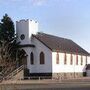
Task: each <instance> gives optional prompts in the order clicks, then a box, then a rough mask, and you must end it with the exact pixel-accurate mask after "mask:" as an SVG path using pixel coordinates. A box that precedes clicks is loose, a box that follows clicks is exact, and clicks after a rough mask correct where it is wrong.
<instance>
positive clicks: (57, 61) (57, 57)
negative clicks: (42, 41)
mask: <svg viewBox="0 0 90 90" xmlns="http://www.w3.org/2000/svg"><path fill="white" fill-rule="evenodd" d="M56 64H59V53H58V52H57V54H56Z"/></svg>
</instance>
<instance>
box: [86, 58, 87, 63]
mask: <svg viewBox="0 0 90 90" xmlns="http://www.w3.org/2000/svg"><path fill="white" fill-rule="evenodd" d="M86 64H87V56H86Z"/></svg>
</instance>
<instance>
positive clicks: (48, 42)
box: [33, 33, 89, 55]
mask: <svg viewBox="0 0 90 90" xmlns="http://www.w3.org/2000/svg"><path fill="white" fill-rule="evenodd" d="M33 37H35V38H37V39H38V40H39V41H41V42H42V43H43V44H44V45H45V46H47V47H48V48H49V49H51V50H52V51H61V52H68V53H75V54H76V53H78V54H82V55H89V53H88V52H87V51H85V50H84V49H83V48H81V47H80V46H79V45H77V44H76V43H75V42H73V41H72V40H70V39H65V38H61V37H57V36H53V35H49V34H45V33H38V34H37V35H33Z"/></svg>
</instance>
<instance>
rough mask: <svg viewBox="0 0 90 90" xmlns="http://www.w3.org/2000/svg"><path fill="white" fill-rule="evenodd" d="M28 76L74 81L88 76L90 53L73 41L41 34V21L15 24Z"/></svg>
mask: <svg viewBox="0 0 90 90" xmlns="http://www.w3.org/2000/svg"><path fill="white" fill-rule="evenodd" d="M16 31H17V34H18V41H20V42H21V49H23V50H24V51H25V52H26V54H27V57H26V59H25V62H26V66H27V69H28V70H29V76H49V77H51V78H54V77H60V78H73V77H82V76H85V75H86V67H87V64H88V62H89V55H90V54H89V53H88V52H87V51H85V50H84V49H83V48H81V47H80V46H79V45H78V44H76V43H75V42H73V41H72V40H70V39H66V38H61V37H58V36H54V35H49V34H45V33H40V32H38V22H37V21H34V20H29V19H27V20H20V21H17V22H16Z"/></svg>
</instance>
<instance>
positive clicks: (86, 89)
mask: <svg viewBox="0 0 90 90" xmlns="http://www.w3.org/2000/svg"><path fill="white" fill-rule="evenodd" d="M0 90H90V79H85V80H82V79H81V80H80V79H78V80H66V81H64V82H61V81H54V80H27V81H26V80H25V81H24V80H23V81H5V82H3V83H1V84H0Z"/></svg>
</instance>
